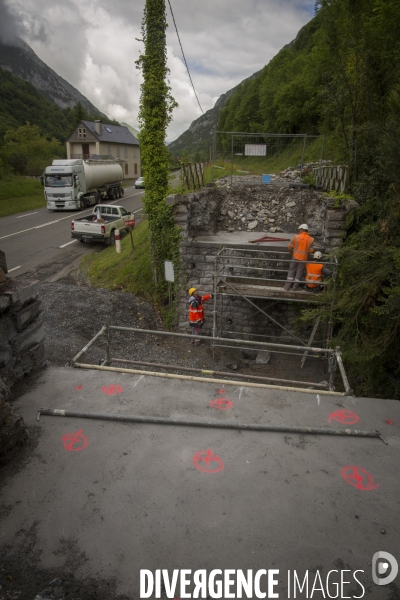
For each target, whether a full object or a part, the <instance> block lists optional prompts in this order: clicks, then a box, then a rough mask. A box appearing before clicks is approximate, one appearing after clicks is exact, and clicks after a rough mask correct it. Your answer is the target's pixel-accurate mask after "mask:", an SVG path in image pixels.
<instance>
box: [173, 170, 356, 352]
mask: <svg viewBox="0 0 400 600" xmlns="http://www.w3.org/2000/svg"><path fill="white" fill-rule="evenodd" d="M167 201H168V203H169V204H172V205H174V210H175V222H176V224H177V225H178V226H180V227H181V230H182V242H181V247H180V255H181V271H180V284H181V290H182V291H181V293H180V298H179V324H178V326H179V329H180V330H182V331H186V332H187V331H188V330H189V327H188V319H187V310H188V308H187V306H188V305H187V301H188V297H187V289H188V288H189V287H192V286H194V287H197V288H198V289H199V290H200V291H201V292H203V293H207V292H212V291H213V269H214V264H215V256H216V254H217V252H218V251H219V250H220V245H219V244H218V243H215V242H212V240H211V238H210V243H206V244H205V243H204V237H203V240H202V242H197V241H196V238H197V237H198V236H213V235H215V234H217V233H218V232H221V231H228V232H234V231H249V232H257V231H260V232H277V231H278V232H285V233H289V234H293V233H295V232H297V231H298V226H299V225H300V224H301V223H307V224H308V225H309V228H310V234H311V235H312V236H313V237H315V239H316V243H317V246H318V247H319V248H321V250H322V251H323V252H325V253H328V252H330V251H332V250H334V249H335V248H337V247H338V246H340V244H341V243H342V242H343V240H344V238H345V237H346V233H347V230H346V219H347V216H348V214H349V213H350V212H351V211H352V210H353V209H354V208H355V207H356V206H357V203H356V202H354V201H351V200H345V201H341V202H340V203H338V202H337V200H335V199H333V198H330V197H328V196H326V195H325V194H322V193H320V192H316V191H314V190H311V189H304V188H297V189H296V188H290V187H289V186H288V185H287V184H286V185H284V184H282V183H275V184H273V185H265V186H262V185H250V184H247V185H244V186H243V185H242V186H239V185H238V186H235V185H230V184H229V182H228V180H226V181H225V183H224V182H223V183H222V184H220V185H219V187H215V188H208V189H207V188H206V189H202V190H200V191H198V192H196V193H192V194H186V195H180V194H175V195H171V196H169V197H168V199H167ZM218 302H222V300H221V298H218ZM224 303H225V304H224V310H223V315H224V320H229V321H230V322H229V323H228V322H227V323H226V325H227V327H226V328H227V329H230V330H235V331H241V332H242V333H244V334H250V333H252V332H253V333H266V331H267V330H268V335H271V337H275V338H276V340H277V339H278V338H281V339H280V341H285V338H286V337H287V335H286V334H285V333H284V332H283V333H282V330H281V328H279V327H278V326H276V325H275V324H274V323H273V322H272V321H271V320H270V319H268V318H267V317H265V316H264V315H262V313H260V312H259V311H257V310H256V309H255V308H254V307H251V305H249V303H248V302H246V301H245V300H243V299H241V298H233V297H229V298H228V297H225V299H224ZM256 303H258V305H259V306H260V307H261V308H263V309H264V310H265V309H266V307H269V305H270V304H271V302H269V301H268V300H260V299H257V301H256ZM212 304H213V303H212V302H209V303H208V305H207V304H206V305H205V313H206V322H205V325H204V328H203V330H204V333H206V334H210V333H211V328H212V313H213V305H212ZM217 309H218V312H219V314H221V310H220V308H219V307H217ZM294 312H295V311H294V309H293V305H292V304H289V303H285V302H280V303H277V304H276V305H274V306H273V307H272V308H271V307H269V308H268V310H267V313H268V314H269V315H271V316H272V317H273V318H275V319H276V320H277V321H278V322H280V323H282V324H286V325H285V326H287V328H288V329H289V330H291V323H292V321H293V317H294ZM221 325H222V327H225V325H224V323H222V324H221ZM282 336H283V338H284V339H282Z"/></svg>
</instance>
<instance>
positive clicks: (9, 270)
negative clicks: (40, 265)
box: [8, 266, 21, 273]
mask: <svg viewBox="0 0 400 600" xmlns="http://www.w3.org/2000/svg"><path fill="white" fill-rule="evenodd" d="M20 268H21V266H19V267H13V268H12V269H8V272H9V273H11V271H16V270H17V269H20Z"/></svg>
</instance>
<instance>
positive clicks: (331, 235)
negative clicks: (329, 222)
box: [326, 229, 347, 240]
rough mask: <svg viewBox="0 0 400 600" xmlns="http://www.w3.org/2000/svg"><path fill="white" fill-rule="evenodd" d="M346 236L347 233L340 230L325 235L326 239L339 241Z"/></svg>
mask: <svg viewBox="0 0 400 600" xmlns="http://www.w3.org/2000/svg"><path fill="white" fill-rule="evenodd" d="M346 235H347V231H346V230H342V229H338V230H333V231H327V233H326V238H327V239H330V238H337V239H340V240H344V238H345V237H346Z"/></svg>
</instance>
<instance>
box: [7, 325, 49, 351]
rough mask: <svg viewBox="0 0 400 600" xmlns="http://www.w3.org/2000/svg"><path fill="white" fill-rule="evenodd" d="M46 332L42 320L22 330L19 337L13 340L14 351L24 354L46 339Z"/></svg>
mask: <svg viewBox="0 0 400 600" xmlns="http://www.w3.org/2000/svg"><path fill="white" fill-rule="evenodd" d="M44 338H45V333H44V327H43V323H42V321H40V320H39V321H37V322H36V323H33V324H31V325H29V326H28V327H27V328H26V329H24V330H23V331H21V332H20V333H19V334H18V336H17V338H16V339H15V340H13V346H14V352H15V354H16V355H19V354H23V353H24V352H26V351H27V350H29V348H31V347H32V346H35V345H36V344H40V343H41V342H43V341H44Z"/></svg>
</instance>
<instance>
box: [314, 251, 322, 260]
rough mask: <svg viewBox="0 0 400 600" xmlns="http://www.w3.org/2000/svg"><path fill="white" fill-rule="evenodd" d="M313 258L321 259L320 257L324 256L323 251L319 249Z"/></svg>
mask: <svg viewBox="0 0 400 600" xmlns="http://www.w3.org/2000/svg"><path fill="white" fill-rule="evenodd" d="M313 258H318V259H319V258H322V252H319V251H318V250H317V252H314V256H313Z"/></svg>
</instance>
